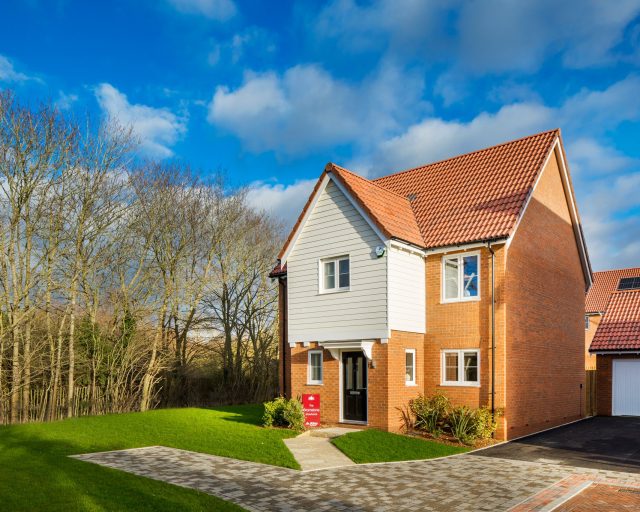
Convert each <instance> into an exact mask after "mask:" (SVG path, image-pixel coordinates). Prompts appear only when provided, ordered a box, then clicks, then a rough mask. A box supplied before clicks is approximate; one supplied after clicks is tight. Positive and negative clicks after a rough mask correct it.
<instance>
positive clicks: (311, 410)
mask: <svg viewBox="0 0 640 512" xmlns="http://www.w3.org/2000/svg"><path fill="white" fill-rule="evenodd" d="M302 410H303V412H304V426H305V427H318V426H320V395H316V394H304V395H302Z"/></svg>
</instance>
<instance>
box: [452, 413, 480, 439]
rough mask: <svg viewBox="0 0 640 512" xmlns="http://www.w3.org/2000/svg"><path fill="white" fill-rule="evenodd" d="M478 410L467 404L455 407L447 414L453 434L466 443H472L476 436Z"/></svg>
mask: <svg viewBox="0 0 640 512" xmlns="http://www.w3.org/2000/svg"><path fill="white" fill-rule="evenodd" d="M476 417H477V415H476V411H474V410H473V409H469V407H467V406H466V405H463V406H460V407H454V408H452V409H451V410H450V411H449V415H448V416H447V425H448V426H449V428H450V429H451V434H452V435H453V437H455V438H456V439H457V440H458V441H460V442H461V443H464V444H471V443H472V442H473V441H474V440H475V438H476V432H477V425H476Z"/></svg>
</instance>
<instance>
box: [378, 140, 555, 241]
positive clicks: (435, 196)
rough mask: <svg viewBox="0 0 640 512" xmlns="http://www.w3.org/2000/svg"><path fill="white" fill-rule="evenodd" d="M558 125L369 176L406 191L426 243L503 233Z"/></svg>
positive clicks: (511, 224)
mask: <svg viewBox="0 0 640 512" xmlns="http://www.w3.org/2000/svg"><path fill="white" fill-rule="evenodd" d="M559 133H560V132H559V130H551V131H548V132H543V133H539V134H536V135H532V136H530V137H525V138H523V139H518V140H515V141H511V142H507V143H504V144H500V145H498V146H493V147H491V148H487V149H482V150H480V151H475V152H473V153H469V154H466V155H462V156H457V157H455V158H450V159H448V160H443V161H441V162H436V163H433V164H429V165H426V166H423V167H417V168H415V169H411V170H408V171H404V172H400V173H397V174H392V175H390V176H385V177H382V178H378V179H377V180H374V182H375V183H377V184H379V185H382V186H383V187H385V188H387V189H389V190H393V191H394V192H396V193H398V194H400V195H402V196H408V195H409V194H413V195H415V199H414V200H413V201H412V202H411V205H412V206H413V211H414V212H415V216H416V220H417V222H418V225H419V226H420V230H421V232H422V236H423V238H424V241H425V246H426V247H441V246H446V245H455V244H463V243H467V242H476V241H480V240H491V239H496V238H502V237H505V238H506V237H508V236H509V235H510V234H511V231H512V230H513V229H514V227H515V225H516V222H517V219H518V216H519V214H520V212H521V211H522V207H523V206H524V204H525V201H526V199H527V197H528V196H529V194H530V192H531V191H532V189H533V185H534V183H535V180H536V178H537V176H538V174H539V172H540V170H541V168H542V165H543V164H544V161H545V160H546V158H547V156H548V155H549V152H550V151H551V149H552V147H553V143H554V142H555V140H556V138H557V137H558V135H559Z"/></svg>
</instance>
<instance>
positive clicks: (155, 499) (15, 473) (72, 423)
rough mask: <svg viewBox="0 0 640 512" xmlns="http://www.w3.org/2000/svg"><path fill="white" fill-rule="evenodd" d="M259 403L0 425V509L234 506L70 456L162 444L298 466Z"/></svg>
mask: <svg viewBox="0 0 640 512" xmlns="http://www.w3.org/2000/svg"><path fill="white" fill-rule="evenodd" d="M262 414H263V408H262V406H260V405H249V406H233V407H219V408H215V409H165V410H156V411H149V412H144V413H130V414H118V415H108V416H95V417H84V418H75V419H71V420H64V421H57V422H52V423H31V424H24V425H12V426H6V427H0V509H1V510H7V511H8V510H11V511H12V512H13V511H30V512H32V511H64V512H70V511H76V510H82V511H105V510H127V511H165V510H166V511H175V510H181V511H182V510H184V511H191V510H193V511H196V510H197V511H202V510H229V511H232V510H233V511H239V510H241V509H240V508H239V507H237V506H235V505H233V504H231V503H228V502H225V501H222V500H220V499H218V498H215V497H214V496H210V495H207V494H203V493H200V492H196V491H193V490H190V489H184V488H181V487H176V486H173V485H170V484H166V483H163V482H159V481H155V480H150V479H147V478H142V477H138V476H135V475H132V474H129V473H124V472H121V471H116V470H112V469H108V468H105V467H101V466H97V465H94V464H89V463H87V462H82V461H79V460H75V459H71V458H69V457H68V456H69V455H73V454H80V453H90V452H100V451H109V450H121V449H126V448H137V447H143V446H154V445H162V446H169V447H174V448H181V449H185V450H193V451H196V452H202V453H210V454H214V455H221V456H225V457H233V458H237V459H243V460H249V461H255V462H262V463H265V464H273V465H276V466H282V467H287V468H295V469H297V468H298V463H297V462H296V461H295V459H294V458H293V456H292V455H291V453H290V452H289V450H288V449H287V447H286V446H285V445H284V443H283V442H282V439H284V438H287V437H292V436H294V435H296V433H295V432H292V431H289V430H284V429H266V428H262V427H261V426H260V424H261V421H262Z"/></svg>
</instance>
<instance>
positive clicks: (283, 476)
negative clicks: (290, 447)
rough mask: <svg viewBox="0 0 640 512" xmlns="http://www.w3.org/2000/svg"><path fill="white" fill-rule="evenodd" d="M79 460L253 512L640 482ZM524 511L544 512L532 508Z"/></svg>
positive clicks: (524, 467)
mask: <svg viewBox="0 0 640 512" xmlns="http://www.w3.org/2000/svg"><path fill="white" fill-rule="evenodd" d="M75 458H77V459H80V460H84V461H88V462H93V463H96V464H100V465H104V466H107V467H111V468H115V469H120V470H122V471H128V472H130V473H134V474H136V475H141V476H146V477H149V478H153V479H156V480H162V481H165V482H169V483H172V484H176V485H180V486H183V487H189V488H192V489H197V490H200V491H203V492H206V493H209V494H213V495H215V496H218V497H220V498H223V499H225V500H229V501H232V502H235V503H237V504H238V505H240V506H242V507H244V508H245V509H247V510H252V511H265V510H268V511H272V510H273V511H283V512H288V511H303V510H304V511H306V510H314V511H323V510H325V511H329V510H331V511H333V510H337V511H340V510H350V511H394V512H396V511H397V512H400V511H411V512H415V511H416V510H426V511H442V512H449V511H476V510H486V511H499V510H508V509H510V508H512V507H514V506H516V505H518V504H521V503H522V502H523V501H524V500H526V499H527V498H531V496H532V495H534V494H537V493H539V492H540V491H542V490H543V489H545V488H547V487H549V486H551V485H553V484H557V483H558V482H560V481H563V480H566V478H567V477H572V478H575V475H576V474H579V475H584V474H585V473H590V474H591V476H589V478H590V479H593V480H597V479H603V478H608V477H609V478H610V477H611V475H615V478H616V479H617V480H616V481H617V483H619V484H621V485H633V486H637V487H640V475H634V474H629V473H613V472H608V471H602V470H591V469H578V468H575V467H571V466H560V465H557V464H543V463H536V462H528V461H520V460H510V459H501V458H498V457H494V456H492V457H480V456H477V455H471V454H465V455H459V456H454V457H448V458H443V459H435V460H428V461H412V462H402V463H387V464H363V465H356V466H348V467H343V468H337V469H325V470H318V471H307V472H300V471H295V470H291V469H285V468H278V467H274V466H268V465H264V464H258V463H254V462H247V461H240V460H235V459H227V458H224V457H218V456H214V455H207V454H202V453H195V452H188V451H183V450H177V449H175V448H166V447H161V446H155V447H147V448H139V449H133V450H121V451H115V452H103V453H93V454H86V455H77V456H75ZM572 475H574V476H572ZM580 478H582V477H580ZM518 510H541V509H540V508H537V506H534V505H529V504H528V505H526V507H525V508H522V506H520V508H519V509H518Z"/></svg>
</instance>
